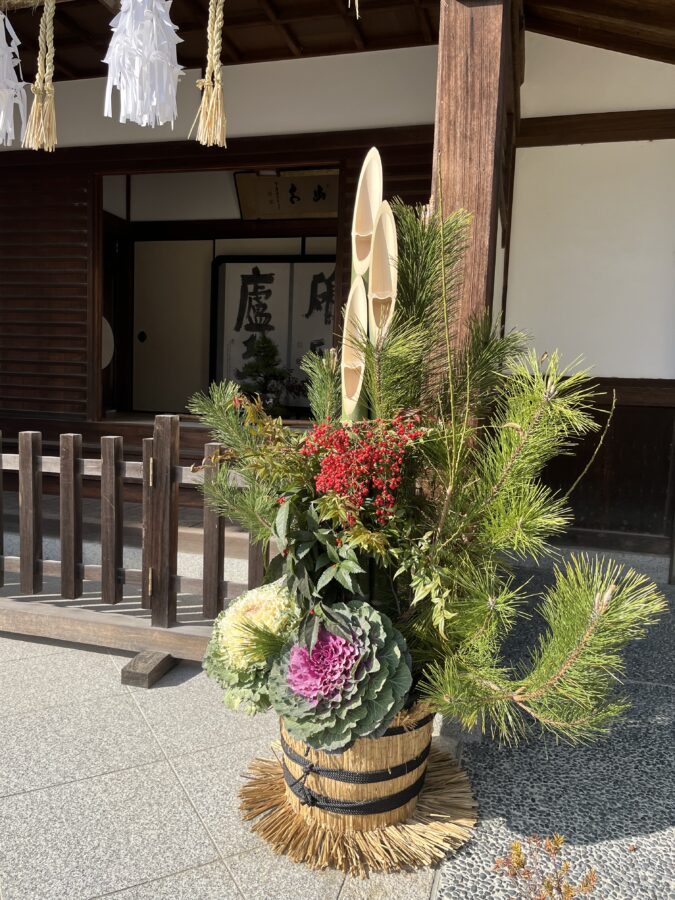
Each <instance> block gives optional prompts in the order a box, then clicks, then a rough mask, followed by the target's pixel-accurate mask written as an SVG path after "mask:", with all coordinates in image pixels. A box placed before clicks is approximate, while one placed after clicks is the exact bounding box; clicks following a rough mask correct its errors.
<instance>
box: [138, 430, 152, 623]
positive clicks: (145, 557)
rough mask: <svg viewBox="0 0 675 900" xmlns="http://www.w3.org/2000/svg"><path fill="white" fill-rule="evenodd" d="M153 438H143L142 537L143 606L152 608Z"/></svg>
mask: <svg viewBox="0 0 675 900" xmlns="http://www.w3.org/2000/svg"><path fill="white" fill-rule="evenodd" d="M152 445H153V441H152V438H143V497H142V508H143V509H142V517H143V525H142V537H141V581H142V585H141V606H142V608H143V609H150V606H151V603H150V594H151V591H152V583H151V581H152V574H151V573H152V565H151V562H150V552H151V549H150V548H151V546H152V495H151V491H152Z"/></svg>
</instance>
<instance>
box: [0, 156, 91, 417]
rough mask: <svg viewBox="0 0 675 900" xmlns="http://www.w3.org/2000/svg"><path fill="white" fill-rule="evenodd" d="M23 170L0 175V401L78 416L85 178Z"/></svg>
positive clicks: (86, 234) (82, 369) (7, 408)
mask: <svg viewBox="0 0 675 900" xmlns="http://www.w3.org/2000/svg"><path fill="white" fill-rule="evenodd" d="M28 174H29V173H28V172H26V171H25V170H24V172H21V173H18V172H10V171H5V172H4V173H3V177H2V180H1V181H0V408H1V409H2V411H3V413H10V414H11V413H16V414H23V415H26V416H30V417H32V419H33V423H35V420H37V421H38V422H39V421H40V419H42V417H45V416H50V417H52V416H68V417H69V418H71V419H84V418H86V412H87V358H88V355H87V351H88V346H87V321H88V315H89V311H88V304H89V296H90V274H89V266H90V261H89V254H90V240H91V235H90V220H91V216H90V204H91V189H90V183H91V180H92V179H91V176H90V175H89V174H88V173H86V172H84V173H83V174H75V173H72V172H71V173H69V174H65V173H61V172H59V173H58V174H56V173H55V172H49V171H48V170H46V169H43V168H42V167H36V168H35V169H34V170H32V171H31V172H30V176H29V177H26V176H27V175H28Z"/></svg>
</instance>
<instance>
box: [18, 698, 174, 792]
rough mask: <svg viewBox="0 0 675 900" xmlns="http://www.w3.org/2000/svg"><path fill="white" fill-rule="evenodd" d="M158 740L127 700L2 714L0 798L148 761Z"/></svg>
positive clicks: (153, 757)
mask: <svg viewBox="0 0 675 900" xmlns="http://www.w3.org/2000/svg"><path fill="white" fill-rule="evenodd" d="M161 756H162V754H161V750H160V748H159V745H158V744H157V741H156V740H155V738H154V737H153V735H152V732H151V731H150V729H149V728H148V726H147V724H146V722H145V719H144V718H143V716H142V715H141V714H140V712H139V710H138V707H137V706H136V704H135V703H134V702H133V699H132V698H131V697H130V696H128V695H127V696H122V697H105V696H104V697H100V698H98V699H95V700H89V701H87V702H86V703H78V704H76V705H67V706H49V707H37V708H36V709H34V710H30V709H29V710H22V711H21V712H18V713H17V712H15V713H10V714H8V715H4V716H3V719H2V728H1V729H0V760H2V763H1V764H0V796H5V795H8V794H16V793H19V792H22V791H30V790H35V789H37V788H43V787H48V786H50V785H55V784H62V783H64V782H68V781H75V780H78V779H81V778H89V777H91V776H94V775H102V774H104V773H105V772H114V771H116V770H119V769H125V768H129V767H132V766H138V765H142V764H144V763H149V762H152V761H153V760H156V759H159V758H160V757H161Z"/></svg>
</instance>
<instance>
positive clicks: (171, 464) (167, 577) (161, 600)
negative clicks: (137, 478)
mask: <svg viewBox="0 0 675 900" xmlns="http://www.w3.org/2000/svg"><path fill="white" fill-rule="evenodd" d="M153 441H154V443H153V456H152V459H153V463H152V488H151V490H150V496H151V503H150V510H151V516H152V528H151V542H150V582H151V591H150V604H151V609H152V624H153V625H156V626H158V627H160V628H169V627H170V626H171V625H175V624H176V575H177V574H178V572H177V570H178V481H177V480H176V476H175V472H174V469H175V467H176V466H177V465H178V460H179V450H180V420H179V418H178V416H156V417H155V430H154V436H153Z"/></svg>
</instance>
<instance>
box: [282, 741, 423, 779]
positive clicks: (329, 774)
mask: <svg viewBox="0 0 675 900" xmlns="http://www.w3.org/2000/svg"><path fill="white" fill-rule="evenodd" d="M281 746H282V749H283V751H284V753H285V755H286V756H287V757H288V758H289V759H290V760H291V762H294V763H295V764H296V765H298V766H301V768H302V770H303V773H305V774H304V776H302V775H301V776H300V778H303V777H304V778H307V775H309V774H310V773H311V774H313V775H319V776H321V778H331V779H332V780H333V781H343V782H345V783H347V784H376V783H377V782H378V781H391V780H393V779H394V778H401V776H402V775H407V774H408V773H409V772H414V771H415V769H418V768H419V767H420V766H421V765H422V763H423V762H424V761H425V759H426V758H427V756H429V751H430V750H431V744H427V746H426V747H425V748H424V750H422V752H421V753H420V754H419V756H416V757H415V758H414V759H409V760H407V761H406V762H404V763H400V765H398V766H392V767H391V768H389V769H374V770H372V771H370V772H350V771H348V770H346V769H327V768H325V767H324V766H317V765H316V763H308V762H307V760H306V758H305V757H304V756H300V754H299V753H296V752H295V750H293V749H292V748H291V747H289V746H288V744H287V743H286V741H285V740H284V738H283V737H282V738H281ZM299 780H300V779H298V781H299ZM289 787H290V785H289Z"/></svg>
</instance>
